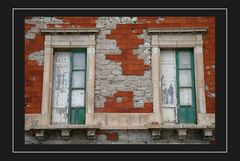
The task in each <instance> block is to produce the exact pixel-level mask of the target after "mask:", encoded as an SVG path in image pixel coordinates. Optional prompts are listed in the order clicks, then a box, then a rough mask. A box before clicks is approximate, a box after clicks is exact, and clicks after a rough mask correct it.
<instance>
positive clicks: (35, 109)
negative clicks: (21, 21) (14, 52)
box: [24, 24, 44, 113]
mask: <svg viewBox="0 0 240 161" xmlns="http://www.w3.org/2000/svg"><path fill="white" fill-rule="evenodd" d="M31 27H35V24H25V32H27V31H28V30H30V29H31ZM43 49H44V36H43V35H42V34H37V35H36V37H35V39H27V40H25V72H24V75H25V113H40V112H41V105H42V103H41V102H42V82H43V66H40V65H38V63H37V61H35V60H28V56H29V54H31V53H33V52H36V51H40V50H43Z"/></svg>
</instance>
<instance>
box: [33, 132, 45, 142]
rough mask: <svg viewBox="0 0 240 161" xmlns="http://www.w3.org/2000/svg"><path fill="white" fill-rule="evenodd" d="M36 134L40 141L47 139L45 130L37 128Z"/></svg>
mask: <svg viewBox="0 0 240 161" xmlns="http://www.w3.org/2000/svg"><path fill="white" fill-rule="evenodd" d="M35 136H36V138H37V139H38V140H39V141H42V140H44V139H45V130H36V131H35Z"/></svg>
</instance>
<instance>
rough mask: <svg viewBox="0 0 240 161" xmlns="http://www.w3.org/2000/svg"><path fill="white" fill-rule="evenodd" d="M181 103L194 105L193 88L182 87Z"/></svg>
mask: <svg viewBox="0 0 240 161" xmlns="http://www.w3.org/2000/svg"><path fill="white" fill-rule="evenodd" d="M180 105H192V89H188V88H180Z"/></svg>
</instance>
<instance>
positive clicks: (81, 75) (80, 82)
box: [72, 71, 85, 88]
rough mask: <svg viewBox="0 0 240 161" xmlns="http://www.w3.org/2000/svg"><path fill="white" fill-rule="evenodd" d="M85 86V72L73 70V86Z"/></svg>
mask: <svg viewBox="0 0 240 161" xmlns="http://www.w3.org/2000/svg"><path fill="white" fill-rule="evenodd" d="M84 87H85V72H84V71H73V72H72V88H84Z"/></svg>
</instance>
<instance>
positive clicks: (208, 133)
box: [203, 129, 213, 140]
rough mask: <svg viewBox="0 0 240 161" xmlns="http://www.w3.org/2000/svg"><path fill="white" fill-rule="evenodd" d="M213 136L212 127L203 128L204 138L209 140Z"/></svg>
mask: <svg viewBox="0 0 240 161" xmlns="http://www.w3.org/2000/svg"><path fill="white" fill-rule="evenodd" d="M212 136H213V129H203V137H204V139H205V140H210V139H211V138H212Z"/></svg>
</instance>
